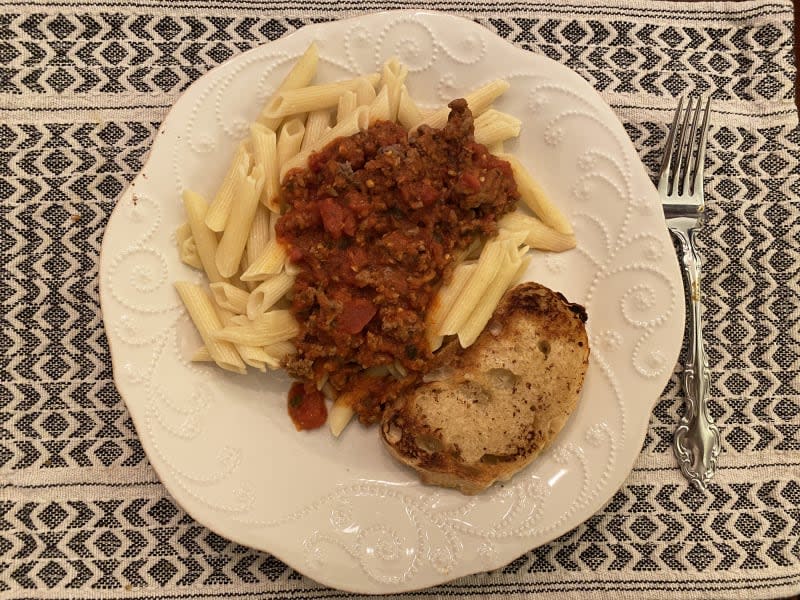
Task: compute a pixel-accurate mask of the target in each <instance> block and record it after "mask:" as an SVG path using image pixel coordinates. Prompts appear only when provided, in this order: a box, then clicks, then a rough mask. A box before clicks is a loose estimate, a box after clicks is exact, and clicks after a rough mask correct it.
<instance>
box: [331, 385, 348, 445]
mask: <svg viewBox="0 0 800 600" xmlns="http://www.w3.org/2000/svg"><path fill="white" fill-rule="evenodd" d="M353 414H354V411H353V407H352V406H350V403H349V400H348V398H347V392H345V393H344V394H342V395H341V396H339V397H338V398H337V399H336V400H334V402H333V406H331V410H330V412H328V426H329V427H330V430H331V433H332V434H333V436H334V437H339V436H340V435H341V433H342V431H344V428H345V427H347V425H348V424H349V423H350V421H351V420H352V419H353Z"/></svg>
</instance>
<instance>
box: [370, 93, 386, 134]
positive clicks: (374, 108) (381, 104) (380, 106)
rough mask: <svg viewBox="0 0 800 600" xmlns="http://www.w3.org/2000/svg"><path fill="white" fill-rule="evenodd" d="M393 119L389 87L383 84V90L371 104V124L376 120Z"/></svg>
mask: <svg viewBox="0 0 800 600" xmlns="http://www.w3.org/2000/svg"><path fill="white" fill-rule="evenodd" d="M389 120H391V107H390V105H389V88H387V87H386V86H383V87H382V88H381V91H380V92H378V95H377V96H376V97H375V100H373V101H372V104H370V105H369V124H370V125H372V124H374V123H375V122H376V121H389Z"/></svg>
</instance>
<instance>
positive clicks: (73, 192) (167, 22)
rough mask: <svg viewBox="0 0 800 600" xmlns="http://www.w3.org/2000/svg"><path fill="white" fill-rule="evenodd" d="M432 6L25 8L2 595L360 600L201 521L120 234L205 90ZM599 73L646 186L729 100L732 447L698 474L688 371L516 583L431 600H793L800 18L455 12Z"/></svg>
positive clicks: (720, 316)
mask: <svg viewBox="0 0 800 600" xmlns="http://www.w3.org/2000/svg"><path fill="white" fill-rule="evenodd" d="M415 6H420V5H419V4H412V3H409V2H393V3H390V2H382V1H379V0H374V1H371V2H367V3H365V2H355V1H354V0H342V1H336V2H334V1H328V0H310V1H307V2H300V1H299V0H285V1H281V2H259V1H256V0H179V1H175V2H172V3H170V4H168V5H167V4H166V3H161V2H155V1H150V0H141V1H137V2H133V1H125V0H113V1H112V0H101V1H99V2H94V3H88V2H87V3H80V2H67V1H61V0H51V1H49V2H45V1H37V2H31V1H27V2H21V1H12V0H0V250H2V252H0V261H2V274H3V277H2V279H1V280H0V290H2V294H0V298H1V299H2V315H0V319H2V333H1V334H0V335H1V336H2V337H0V343H1V344H2V349H3V353H2V358H1V360H2V372H0V378H2V384H0V597H3V598H101V597H102V598H123V597H125V598H179V597H187V598H188V597H193V598H228V597H236V598H238V597H241V598H250V597H253V598H256V597H257V598H272V597H303V598H313V597H341V596H343V595H344V594H342V593H341V592H337V591H335V590H329V589H326V588H321V587H320V586H318V585H316V584H315V583H314V582H312V581H310V580H308V579H306V578H304V577H302V576H301V575H299V574H298V573H296V572H295V571H293V570H292V569H290V568H288V567H286V566H285V565H284V564H282V563H281V562H280V561H278V560H277V559H275V558H274V557H271V556H270V555H268V554H264V553H261V552H256V551H253V550H250V549H248V548H245V547H241V546H239V545H237V544H234V543H232V542H229V541H228V540H226V539H224V538H222V537H220V536H218V535H216V534H214V533H212V532H211V531H209V530H207V529H205V528H204V527H202V526H200V525H199V524H198V523H196V522H195V521H194V520H193V519H192V518H191V517H190V516H188V515H187V514H186V513H185V512H184V511H182V510H181V509H180V507H178V506H176V505H175V503H174V502H173V501H172V500H171V499H170V497H169V496H168V495H167V494H166V492H165V490H164V488H163V486H161V484H160V483H159V482H158V480H157V478H156V476H155V473H154V472H153V470H152V468H151V467H150V466H149V464H148V462H147V458H146V457H145V455H144V453H143V451H142V448H141V445H140V443H139V441H138V439H137V437H136V432H135V430H134V428H133V425H132V423H131V420H130V418H129V416H128V414H127V412H126V410H125V406H124V404H123V402H122V401H121V399H120V397H119V395H118V393H117V391H116V389H115V387H114V383H113V380H112V372H111V362H110V355H109V351H108V345H107V343H106V338H105V335H104V330H103V322H102V319H101V316H100V307H99V299H98V273H97V269H98V261H99V252H100V244H101V240H102V236H103V228H104V225H105V223H106V221H107V219H108V216H109V214H110V213H111V210H112V209H113V207H114V202H115V199H116V198H117V197H118V196H119V194H120V193H121V192H122V190H123V189H124V188H125V186H126V185H127V183H128V182H130V181H131V180H132V179H133V178H134V176H135V175H136V173H137V172H138V171H139V170H140V169H141V167H142V164H143V161H144V160H145V159H146V156H147V152H148V149H149V147H150V145H151V143H152V140H153V136H154V134H155V132H156V131H157V129H158V127H159V124H160V122H161V121H162V120H163V118H164V116H165V114H166V112H167V111H168V109H169V107H170V106H171V105H172V104H173V102H174V101H175V99H176V98H177V97H178V95H179V94H180V92H181V90H183V89H185V88H186V87H187V86H188V85H189V84H190V83H191V82H192V81H193V80H195V79H196V78H197V77H199V76H200V75H202V74H203V73H205V72H207V71H208V70H209V69H211V68H213V67H214V66H216V65H218V64H220V63H222V62H224V61H225V60H227V59H228V58H230V57H231V56H234V55H236V54H238V53H241V52H243V51H246V50H248V49H250V48H253V47H255V46H257V45H260V44H263V43H265V42H268V41H270V40H274V39H276V38H278V37H281V36H283V35H286V34H289V33H291V32H292V31H294V30H296V29H298V28H300V27H303V26H304V25H306V24H308V23H311V22H319V21H325V20H330V19H338V18H344V17H347V16H351V15H354V14H357V13H358V12H359V11H361V10H380V9H385V8H396V7H400V8H409V7H415ZM426 7H427V8H435V9H439V10H447V11H450V12H453V13H456V14H461V15H464V16H467V17H469V18H472V19H474V20H476V21H477V22H479V23H480V24H482V25H484V26H486V27H488V28H489V29H491V30H492V31H494V32H496V33H497V34H498V35H500V36H502V37H504V38H506V39H508V40H509V41H511V42H512V43H514V44H516V45H518V46H520V47H522V48H525V49H527V50H530V51H532V52H537V53H541V54H544V55H546V56H549V57H550V58H552V59H554V60H556V61H559V62H561V63H563V64H565V65H567V66H569V67H570V68H572V69H574V70H575V71H576V72H578V73H579V74H580V75H581V76H583V77H584V78H586V79H587V80H588V81H589V82H591V84H592V85H593V86H595V87H596V88H597V89H598V90H599V91H600V92H601V93H602V94H603V96H604V98H605V99H606V100H607V101H608V102H609V104H611V106H612V107H613V108H614V110H615V111H616V113H617V114H618V115H619V117H620V119H621V120H622V121H623V122H624V123H625V127H626V129H627V131H628V133H629V135H630V137H631V139H632V140H633V141H634V143H635V145H636V147H637V149H638V150H639V152H640V155H641V157H642V159H643V161H644V163H645V164H646V165H647V167H648V168H649V169H650V170H651V172H654V171H655V169H656V166H657V164H658V162H659V161H660V157H661V149H662V146H663V144H664V138H665V133H666V127H667V123H668V122H669V121H670V120H671V117H672V113H673V110H674V108H675V105H676V98H677V97H678V96H680V95H681V94H686V93H690V92H691V93H706V94H711V95H712V96H713V98H714V99H715V110H714V113H713V124H714V129H713V130H712V133H711V138H710V146H709V151H708V157H707V160H708V163H707V169H706V174H707V179H706V190H707V196H708V203H709V213H710V220H709V226H708V227H706V228H705V229H704V230H703V233H702V236H701V244H702V250H703V253H704V255H705V258H706V267H705V279H704V281H703V286H702V287H703V292H704V294H705V307H706V311H705V317H706V326H705V331H704V333H705V336H706V339H707V342H708V351H709V355H710V363H711V371H712V381H713V385H712V392H711V393H712V403H711V408H712V412H713V414H714V417H715V419H716V420H717V422H718V423H719V425H720V428H721V430H722V437H723V454H722V456H721V458H720V468H719V472H718V474H717V476H716V478H715V480H714V483H712V484H711V485H710V486H709V488H708V490H707V491H705V492H703V491H700V490H698V489H695V488H690V487H688V486H687V485H686V483H685V482H684V480H683V479H682V478H681V477H680V475H679V473H678V471H677V469H676V465H675V460H674V458H673V455H672V451H671V447H670V442H671V438H672V432H673V430H674V428H675V425H676V422H677V419H678V416H679V414H680V412H681V410H682V408H681V399H680V396H679V393H678V391H679V390H678V379H677V376H673V378H672V379H671V381H670V383H669V385H668V386H667V388H666V389H665V391H664V393H663V396H662V398H661V400H660V402H659V403H658V404H657V406H656V408H655V410H654V412H653V417H652V420H651V426H650V430H649V433H648V435H647V439H646V440H645V443H644V447H643V448H642V454H641V456H640V458H639V460H638V462H637V464H636V467H635V469H634V471H633V472H632V473H631V476H630V478H629V479H628V481H627V482H626V484H625V485H624V486H623V488H622V489H621V490H619V492H617V494H616V495H615V496H614V497H613V498H612V500H611V501H610V502H609V503H608V505H607V506H605V507H604V508H603V509H602V510H601V511H600V512H599V513H597V514H596V515H595V516H593V517H592V518H590V519H589V520H588V521H587V522H586V523H584V524H583V525H581V526H580V527H578V528H577V529H575V530H574V531H572V532H570V533H568V534H566V535H564V536H562V537H561V538H559V539H558V540H555V541H554V542H552V543H550V544H547V545H545V546H542V547H540V548H537V549H535V550H533V551H531V552H529V553H527V554H525V555H524V556H522V557H520V558H519V559H517V560H515V561H513V562H512V563H511V564H509V565H508V566H507V567H505V568H503V569H500V570H498V571H495V572H492V573H486V574H480V575H475V576H472V577H468V578H463V579H459V580H456V581H454V582H452V583H450V584H447V585H443V586H440V587H438V588H435V589H433V590H428V591H425V592H421V593H419V594H417V595H422V596H427V595H430V596H432V597H433V596H441V597H444V596H448V597H450V596H464V597H466V596H498V597H499V596H502V597H517V596H520V597H521V596H524V595H529V594H532V593H537V594H540V595H543V596H549V597H553V598H564V597H574V598H585V597H609V596H612V595H613V596H615V597H618V598H619V597H621V598H625V597H636V598H642V597H650V598H663V597H666V596H670V597H685V598H745V597H747V598H776V597H782V596H787V595H789V594H790V593H793V592H796V591H798V590H800V434H799V433H798V432H799V430H800V396H799V395H798V392H797V388H798V385H800V381H799V380H798V371H800V367H799V366H798V364H799V363H800V343H799V340H798V338H799V337H800V336H799V335H798V318H799V315H798V311H799V310H800V294H799V293H798V265H800V253H799V252H798V244H800V201H798V192H800V147H799V146H798V141H800V128H798V125H797V113H796V111H795V108H794V106H793V103H792V102H793V96H794V84H793V78H794V74H795V73H794V59H793V54H792V41H793V40H792V26H793V21H792V5H791V2H790V1H789V0H783V1H756V2H737V3H686V4H683V3H669V2H622V1H621V0H600V1H599V2H590V1H589V0H575V1H572V2H570V3H568V4H556V3H547V2H531V3H524V2H505V1H500V0H497V1H493V2H483V3H480V2H472V3H463V2H455V1H452V2H450V1H447V2H437V3H434V4H433V5H427V6H426Z"/></svg>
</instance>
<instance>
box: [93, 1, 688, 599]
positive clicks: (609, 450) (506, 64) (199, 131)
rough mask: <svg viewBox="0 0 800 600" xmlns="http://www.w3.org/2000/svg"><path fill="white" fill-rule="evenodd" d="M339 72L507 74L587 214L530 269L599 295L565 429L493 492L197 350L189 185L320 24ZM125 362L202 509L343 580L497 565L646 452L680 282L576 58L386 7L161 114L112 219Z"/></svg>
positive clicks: (444, 575) (105, 293) (672, 344)
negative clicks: (336, 427) (296, 422)
mask: <svg viewBox="0 0 800 600" xmlns="http://www.w3.org/2000/svg"><path fill="white" fill-rule="evenodd" d="M312 40H316V42H317V43H318V44H319V47H320V56H321V57H322V58H321V60H320V73H319V79H320V80H322V81H326V80H328V81H329V80H334V79H337V78H345V77H349V76H352V75H354V74H357V73H366V72H371V71H374V70H376V69H378V68H379V66H380V65H381V64H382V63H383V61H384V60H385V59H386V58H387V57H389V56H391V55H398V56H399V57H400V58H401V59H402V60H403V61H404V62H405V63H406V64H408V66H409V68H410V74H409V79H408V86H409V88H410V91H411V92H412V95H413V97H414V98H417V99H418V100H419V101H420V103H422V104H428V105H431V106H434V105H437V106H438V105H442V104H443V103H446V102H447V101H448V100H450V99H452V98H454V97H458V96H459V95H461V94H463V93H465V92H466V91H468V90H469V89H471V88H473V87H475V86H477V85H479V84H482V83H484V82H486V81H488V80H490V79H494V78H497V77H504V78H506V79H508V80H509V81H510V83H511V89H510V91H509V92H508V93H507V94H506V95H505V96H504V97H503V98H502V100H501V101H500V102H498V107H499V108H500V109H502V110H505V111H508V112H510V113H512V114H514V115H516V116H518V117H519V118H521V119H522V121H523V124H524V125H523V130H522V135H521V136H520V138H519V140H518V141H517V142H515V143H514V144H512V146H511V149H512V150H513V152H515V153H516V154H517V155H518V156H520V157H521V159H522V160H523V162H525V163H526V164H527V165H528V166H529V168H530V169H531V171H532V172H533V174H534V175H535V177H536V178H537V179H538V180H539V181H540V182H541V184H542V185H543V186H544V188H545V189H546V190H548V192H549V193H550V195H551V196H552V197H553V198H554V199H556V200H557V201H558V203H559V204H560V205H561V206H562V207H564V209H565V211H566V213H567V214H568V215H569V216H570V218H571V220H572V222H573V223H574V225H575V230H576V234H577V238H578V248H577V249H576V250H573V251H571V252H568V253H565V254H561V255H556V254H549V255H541V256H536V257H534V260H533V266H532V268H531V270H530V272H529V276H530V277H531V278H533V279H536V280H538V281H540V282H542V283H544V284H546V285H548V286H550V287H552V288H553V289H556V290H559V291H561V292H563V293H564V294H565V295H566V296H567V298H569V299H570V300H572V301H576V302H580V303H583V304H584V305H586V307H587V310H588V313H589V323H588V327H589V333H590V341H591V360H590V366H589V371H588V374H587V377H586V384H585V387H584V392H583V398H582V400H581V402H580V404H579V407H578V409H577V410H576V412H575V414H574V415H573V416H572V418H571V419H570V421H569V423H568V424H567V426H566V427H565V429H564V430H563V432H562V433H561V435H560V436H559V437H558V439H557V440H556V441H555V443H554V445H553V447H552V448H551V449H550V450H548V451H547V452H545V454H544V455H543V456H542V457H541V458H539V459H538V460H536V461H535V462H534V463H533V464H532V465H531V466H530V467H528V468H527V469H525V470H524V471H523V472H521V473H519V474H518V475H517V476H516V477H514V478H513V479H512V480H511V481H510V482H509V483H507V484H505V485H501V486H495V487H494V488H493V489H491V490H489V491H487V492H486V493H484V494H482V495H480V496H478V497H472V498H469V497H465V496H462V495H461V494H459V493H457V492H453V491H449V490H443V489H436V488H430V487H425V486H423V485H421V484H420V483H419V482H418V480H417V478H416V476H415V475H414V474H413V473H412V472H410V471H409V470H407V469H406V468H405V467H403V466H401V465H399V464H397V463H395V462H394V461H393V460H392V459H391V458H390V457H389V455H388V454H387V452H385V451H384V449H383V447H382V446H381V443H380V441H379V437H378V431H377V429H376V428H371V429H365V428H363V427H361V426H359V425H357V424H356V425H351V426H350V427H349V428H348V429H347V430H346V431H345V433H344V434H343V435H342V437H341V439H339V440H334V439H333V438H332V437H331V436H330V434H329V433H328V431H327V428H326V429H321V430H318V431H315V432H311V433H297V432H295V430H294V428H293V426H292V424H291V422H290V421H289V418H288V417H287V416H286V408H285V407H286V397H285V396H286V390H287V387H288V385H289V380H288V378H287V377H286V376H285V375H281V374H271V375H269V376H264V375H261V374H258V373H255V374H251V375H248V376H246V377H242V376H235V375H229V374H225V373H223V372H221V371H220V370H218V369H216V368H213V367H206V366H198V365H196V364H190V363H189V362H188V357H189V356H190V355H191V353H192V351H193V350H195V348H196V347H198V345H199V341H198V338H197V335H196V334H195V333H194V331H193V329H192V326H191V325H190V323H189V322H188V320H187V317H186V315H185V312H184V310H183V309H182V308H181V305H180V303H179V300H178V297H177V295H176V294H175V293H174V291H173V288H172V285H171V283H172V282H173V281H175V280H179V279H186V278H189V279H193V280H198V281H199V280H200V277H199V276H198V274H197V273H196V272H193V271H192V270H190V269H188V268H187V267H185V266H184V265H182V264H181V263H180V262H179V260H178V255H177V252H176V250H175V238H174V233H173V232H174V230H175V228H176V227H177V225H178V224H179V223H181V222H182V221H183V220H184V217H183V209H182V206H181V201H180V197H181V190H182V189H183V188H184V187H190V188H192V189H194V190H196V191H198V192H200V193H202V194H205V195H207V196H211V195H213V192H214V190H215V187H216V185H217V183H218V182H219V181H220V179H221V176H222V174H223V172H224V169H225V168H226V166H227V162H228V160H229V158H230V157H231V156H232V153H233V149H234V146H235V144H236V143H237V141H238V140H239V139H241V138H242V137H243V136H244V135H245V134H246V132H247V127H248V124H249V123H250V122H251V121H252V120H253V119H254V118H255V116H256V115H257V114H258V110H259V108H260V107H261V106H262V105H263V103H264V101H265V100H266V99H267V98H268V96H269V95H270V93H271V92H272V91H273V89H274V88H275V86H276V85H277V83H278V82H279V81H280V80H281V79H282V77H283V75H284V74H285V73H286V72H287V71H288V69H289V67H290V65H291V64H292V63H293V61H294V60H295V59H296V57H298V56H299V55H300V54H301V53H302V52H303V51H304V50H305V48H306V47H307V46H308V44H309V43H310V42H311V41H312ZM100 275H101V280H100V281H101V288H100V291H101V298H102V307H103V316H104V318H105V324H106V331H107V334H108V339H109V342H110V344H111V350H112V355H113V362H114V378H115V381H116V384H117V386H118V389H119V391H120V393H121V394H122V396H123V398H124V399H125V402H126V403H127V405H128V409H129V410H130V413H131V415H132V417H133V419H134V422H135V424H136V428H137V431H138V433H139V435H140V437H141V440H142V445H143V446H144V449H145V451H146V452H147V455H148V457H149V459H150V461H151V463H152V464H153V466H154V467H155V469H156V471H157V472H158V474H159V476H160V477H161V479H162V481H163V482H164V484H165V485H166V487H167V489H168V490H169V492H170V493H171V494H172V495H173V496H174V498H175V499H176V500H177V501H178V502H179V503H180V504H181V505H182V506H183V507H184V508H185V509H186V510H187V511H188V512H189V513H190V514H191V515H192V516H193V517H194V518H195V519H197V520H198V521H199V522H201V523H202V524H204V525H206V526H207V527H209V528H211V529H213V530H214V531H216V532H218V533H219V534H221V535H224V536H225V537H227V538H230V539H232V540H235V541H236V542H239V543H242V544H246V545H248V546H252V547H254V548H259V549H262V550H266V551H268V552H271V553H273V554H274V555H275V556H277V557H278V558H280V559H281V560H283V561H285V562H286V563H288V564H289V565H291V566H292V567H294V568H296V569H297V570H299V571H301V572H302V573H305V574H306V575H308V576H309V577H312V578H314V579H316V580H317V581H319V582H321V583H324V584H326V585H329V586H332V587H337V588H341V589H344V590H350V591H354V592H377V593H381V592H383V593H385V592H399V591H403V590H412V589H417V588H422V587H426V586H430V585H434V584H438V583H442V582H444V581H447V580H449V579H452V578H455V577H459V576H462V575H467V574H470V573H475V572H478V571H484V570H488V569H492V568H497V567H500V566H502V565H504V564H506V563H508V562H509V561H511V560H513V559H514V558H516V557H517V556H519V555H520V554H522V553H524V552H526V551H528V550H530V549H531V548H534V547H536V546H538V545H540V544H543V543H545V542H547V541H549V540H552V539H553V538H555V537H557V536H559V535H561V534H563V533H565V532H567V531H568V530H570V529H571V528H573V527H575V526H576V525H578V524H580V523H581V522H582V521H584V520H585V519H586V518H587V517H589V516H590V515H591V514H592V513H594V512H595V511H597V510H598V509H599V508H600V507H601V506H602V505H603V504H604V503H605V502H606V501H607V500H608V499H609V498H610V497H611V495H612V494H613V493H614V492H615V491H616V490H617V489H618V487H619V486H620V485H621V484H622V482H623V480H624V479H625V477H626V475H627V474H628V472H629V471H630V469H631V466H632V465H633V462H634V460H635V459H636V456H637V455H638V453H639V449H640V447H641V444H642V440H643V438H644V435H645V432H646V430H647V424H648V418H649V415H650V410H651V408H652V406H653V404H654V403H655V402H656V400H657V399H658V397H659V394H660V393H661V391H662V389H663V388H664V385H665V383H666V381H667V379H668V378H669V375H670V373H671V371H672V368H673V366H674V364H675V361H676V358H677V355H678V351H679V347H680V343H681V337H682V334H683V326H684V323H683V319H684V309H683V302H684V300H683V293H682V284H681V279H680V272H679V271H678V267H677V263H676V260H675V256H674V253H673V248H672V245H671V243H670V240H669V237H668V233H667V231H666V228H665V226H664V221H663V217H662V216H661V209H660V205H659V200H658V197H657V195H656V192H655V190H654V188H653V186H652V184H651V183H650V181H649V180H648V178H647V175H646V173H645V171H644V168H643V166H642V165H641V163H640V162H639V160H638V157H637V155H636V152H635V150H634V148H633V146H632V145H631V143H630V141H629V140H628V138H627V136H626V134H625V131H624V129H623V127H622V125H621V124H620V122H619V121H618V120H617V118H616V116H615V115H614V113H613V112H612V111H611V109H610V108H609V107H608V106H607V105H606V104H605V103H604V102H603V101H602V99H601V98H600V97H599V96H598V94H597V93H596V92H595V91H594V90H593V89H592V88H591V87H590V86H589V84H587V83H586V82H585V81H583V80H582V79H581V78H580V77H579V76H578V75H576V74H575V73H573V72H571V71H569V70H568V69H567V68H565V67H563V66H561V65H559V64H557V63H555V62H553V61H551V60H549V59H546V58H543V57H541V56H537V55H535V54H531V53H530V52H524V51H522V50H519V49H517V48H514V47H513V46H511V45H510V44H508V43H507V42H505V41H503V40H502V39H500V38H498V37H496V36H495V35H493V34H492V33H491V32H489V31H488V30H486V29H484V28H482V27H480V26H479V25H476V24H474V23H472V22H469V21H466V20H463V19H460V18H456V17H451V16H447V15H443V14H431V13H421V12H383V13H379V14H373V15H369V16H364V17H358V18H356V19H351V20H346V21H339V22H335V23H328V24H324V25H313V26H309V27H304V28H303V29H302V30H300V31H298V32H297V33H294V34H293V35H291V36H288V37H286V38H284V39H281V40H279V41H276V42H273V43H270V44H267V45H265V46H262V47H260V48H257V49H255V50H252V51H250V52H247V53H245V54H242V55H240V56H238V57H237V58H235V59H233V60H231V61H230V62H228V63H226V64H224V65H222V66H221V67H219V68H217V69H214V70H213V71H212V72H210V73H208V74H207V75H205V76H204V77H202V78H201V79H200V80H198V81H197V82H196V83H195V84H194V85H192V87H191V88H190V89H189V90H187V91H186V93H185V94H184V95H183V96H182V97H181V98H180V100H178V102H177V103H176V104H175V107H174V108H173V109H172V111H171V112H170V113H169V115H168V117H167V119H166V120H165V122H164V124H163V125H162V127H161V130H160V131H159V133H158V136H157V139H156V141H155V144H154V145H153V149H152V151H151V153H150V158H149V160H148V162H147V165H146V166H145V168H144V170H143V171H142V173H141V174H140V175H139V176H138V177H137V179H136V181H134V182H133V183H132V184H131V186H130V188H129V189H128V190H127V191H126V192H125V194H124V195H123V196H122V197H121V198H120V200H119V202H118V203H117V206H116V207H115V209H114V213H113V215H112V216H111V219H110V221H109V224H108V227H107V229H106V233H105V238H104V240H103V253H102V259H101V267H100Z"/></svg>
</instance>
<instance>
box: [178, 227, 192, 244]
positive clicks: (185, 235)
mask: <svg viewBox="0 0 800 600" xmlns="http://www.w3.org/2000/svg"><path fill="white" fill-rule="evenodd" d="M190 237H192V226H191V225H189V222H188V221H186V222H185V223H181V224H180V225H178V227H177V228H176V229H175V242H176V243H177V245H178V248H180V247H181V244H183V242H185V241H186V240H188V239H189V238H190Z"/></svg>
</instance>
